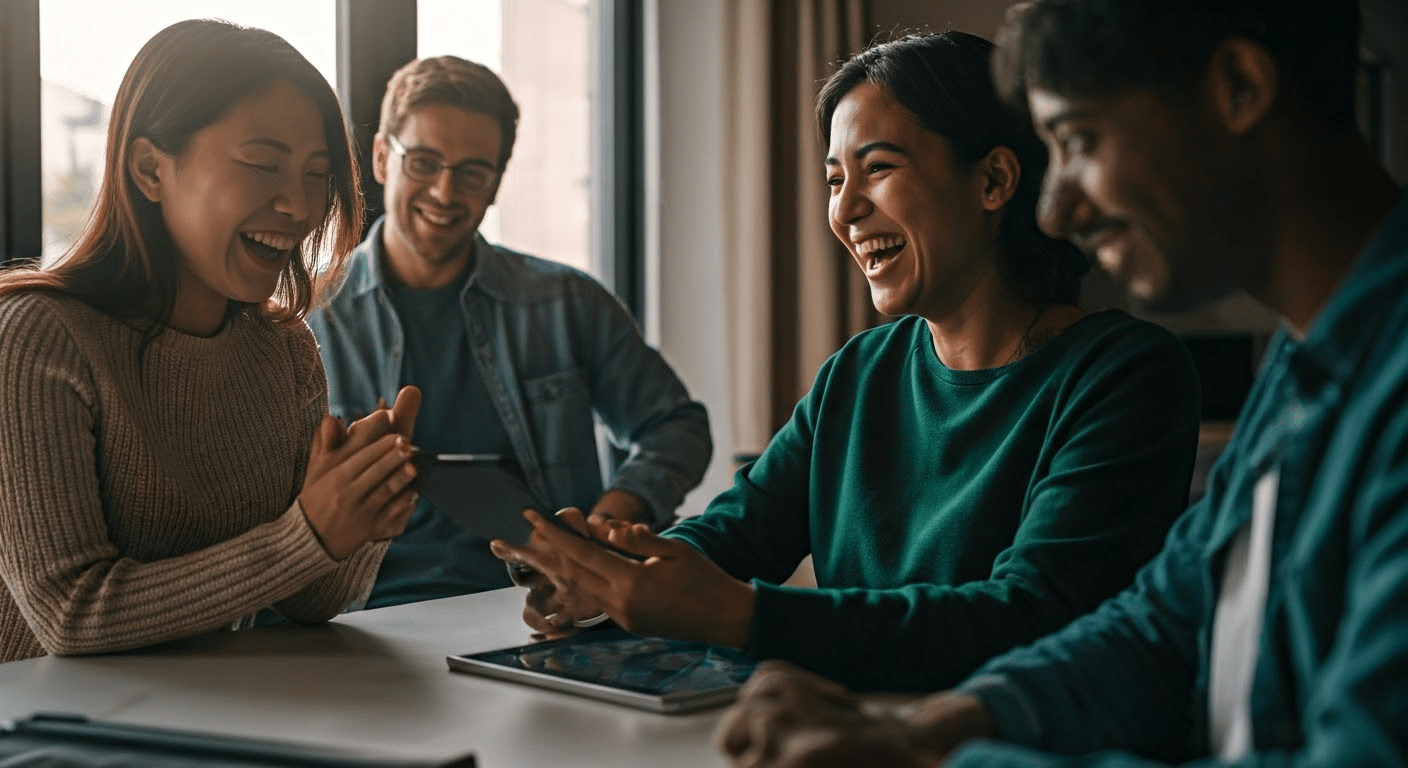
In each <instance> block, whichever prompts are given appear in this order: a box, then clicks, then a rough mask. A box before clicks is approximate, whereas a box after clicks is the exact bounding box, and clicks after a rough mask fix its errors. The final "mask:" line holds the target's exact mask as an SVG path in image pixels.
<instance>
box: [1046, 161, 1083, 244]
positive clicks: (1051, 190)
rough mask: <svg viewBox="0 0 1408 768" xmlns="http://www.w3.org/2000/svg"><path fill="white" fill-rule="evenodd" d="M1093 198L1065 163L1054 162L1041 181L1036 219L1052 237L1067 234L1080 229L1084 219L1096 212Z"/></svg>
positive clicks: (1065, 235)
mask: <svg viewBox="0 0 1408 768" xmlns="http://www.w3.org/2000/svg"><path fill="white" fill-rule="evenodd" d="M1094 210H1095V209H1094V207H1093V206H1092V205H1091V204H1090V200H1089V199H1087V198H1086V197H1085V194H1084V193H1083V192H1081V189H1080V185H1079V184H1078V183H1077V181H1076V180H1075V179H1074V178H1072V177H1071V174H1070V172H1069V171H1067V169H1066V167H1065V166H1058V165H1056V164H1055V163H1053V164H1052V165H1051V167H1050V168H1048V169H1047V171H1046V178H1045V179H1043V180H1042V183H1041V197H1040V199H1038V200H1037V204H1036V222H1037V226H1039V227H1040V228H1041V231H1042V232H1045V233H1046V234H1047V235H1049V236H1051V237H1067V236H1069V235H1070V234H1071V233H1073V232H1079V231H1080V227H1081V222H1082V221H1086V220H1089V219H1090V218H1091V216H1092V215H1093V214H1094Z"/></svg>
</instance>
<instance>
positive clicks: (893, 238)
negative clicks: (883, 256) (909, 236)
mask: <svg viewBox="0 0 1408 768" xmlns="http://www.w3.org/2000/svg"><path fill="white" fill-rule="evenodd" d="M906 243H907V241H906V240H905V239H904V238H903V237H900V236H899V235H881V236H880V237H872V238H870V239H869V240H864V241H862V242H859V243H856V252H857V253H860V254H867V253H875V252H876V251H883V250H885V249H886V248H896V247H899V246H903V245H905V244H906Z"/></svg>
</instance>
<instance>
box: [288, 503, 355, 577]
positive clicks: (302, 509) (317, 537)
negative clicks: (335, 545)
mask: <svg viewBox="0 0 1408 768" xmlns="http://www.w3.org/2000/svg"><path fill="white" fill-rule="evenodd" d="M294 504H296V505H297V506H298V514H300V515H302V516H303V524H304V525H305V526H307V527H308V532H309V533H311V534H313V541H316V542H318V546H320V547H322V548H323V554H325V555H327V556H328V557H329V558H331V559H332V560H335V561H337V562H342V561H343V560H345V559H346V555H344V556H342V557H339V556H338V555H337V554H336V553H334V552H333V551H332V548H331V547H329V546H328V542H327V541H326V540H325V539H324V538H323V535H322V534H321V533H319V532H318V526H316V525H314V524H313V518H311V517H309V516H308V507H307V506H305V505H304V504H303V497H301V496H300V497H298V498H296V499H295V500H294Z"/></svg>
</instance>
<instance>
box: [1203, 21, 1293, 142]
mask: <svg viewBox="0 0 1408 768" xmlns="http://www.w3.org/2000/svg"><path fill="white" fill-rule="evenodd" d="M1208 72H1209V77H1210V79H1211V82H1210V86H1211V89H1212V98H1213V102H1214V104H1215V106H1216V108H1217V112H1218V115H1219V116H1220V117H1221V119H1222V123H1223V125H1224V127H1225V128H1226V129H1227V130H1228V131H1229V132H1231V133H1233V134H1236V135H1241V134H1244V133H1246V132H1247V131H1249V130H1251V129H1252V128H1253V127H1254V126H1256V125H1257V124H1258V123H1260V122H1261V120H1262V118H1263V117H1265V116H1266V113H1268V112H1270V111H1271V106H1272V104H1274V103H1275V101H1276V91H1277V72H1276V62H1275V60H1274V59H1273V58H1272V57H1271V54H1270V53H1269V52H1267V50H1266V49H1265V48H1263V47H1262V46H1261V45H1258V44H1257V43H1254V42H1252V41H1250V40H1244V39H1242V38H1232V39H1230V40H1226V41H1224V42H1223V43H1222V44H1221V45H1220V46H1218V48H1217V50H1216V51H1214V52H1213V55H1212V59H1211V63H1210V65H1209V67H1208Z"/></svg>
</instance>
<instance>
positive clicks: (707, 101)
mask: <svg viewBox="0 0 1408 768" xmlns="http://www.w3.org/2000/svg"><path fill="white" fill-rule="evenodd" d="M726 1H727V0H688V2H680V1H679V0H646V2H645V6H646V13H645V27H646V38H647V41H646V44H647V52H646V61H647V62H648V64H647V69H646V78H645V79H646V82H645V88H646V114H647V116H648V117H647V127H646V154H647V168H646V187H647V188H646V196H647V203H646V205H647V210H646V239H647V265H646V285H647V288H646V322H645V325H646V336H647V338H648V339H649V340H650V341H651V343H653V344H655V345H656V346H657V347H658V348H659V349H660V351H661V352H662V353H663V354H664V355H665V358H666V359H667V360H669V361H670V364H671V365H673V366H674V367H675V370H676V371H677V372H678V373H679V375H680V377H681V378H682V379H683V380H684V382H685V384H686V385H687V386H688V387H689V389H690V393H691V394H692V395H693V396H694V397H695V399H697V400H700V401H701V402H703V403H704V405H705V406H706V407H707V408H708V409H709V422H710V426H711V427H712V428H713V433H714V459H713V462H712V463H711V464H710V467H709V472H708V474H707V475H706V476H705V478H704V482H703V483H702V484H701V485H700V487H699V488H697V489H696V490H695V491H694V492H693V493H692V494H690V495H689V497H688V498H686V499H685V504H684V508H683V509H681V510H680V511H681V514H696V513H698V512H701V511H703V509H704V505H705V504H707V503H708V502H709V500H710V499H712V498H714V497H715V496H717V495H718V494H719V493H720V492H722V491H723V490H725V489H726V488H728V487H729V486H730V485H732V482H733V481H732V473H733V464H732V460H731V456H730V453H731V452H732V446H733V436H732V434H731V433H730V429H729V393H728V372H727V370H726V369H725V366H724V364H723V361H725V360H726V359H727V356H726V348H725V340H726V338H727V328H726V327H725V323H724V315H723V308H724V307H725V306H726V304H727V301H726V297H725V294H724V277H723V266H724V262H725V259H724V253H723V238H722V236H721V233H720V223H719V222H721V221H723V218H724V209H723V201H724V195H725V194H727V188H726V186H725V183H726V180H725V179H724V174H723V167H724V163H723V160H722V158H723V154H724V146H723V137H724V135H725V126H724V124H723V117H722V116H723V114H724V111H725V110H724V100H725V98H726V95H725V92H724V91H725V89H724V80H725V77H726V74H727V70H726V67H725V53H724V52H725V50H726V45H725V39H724V19H725V9H726V6H725V3H726ZM748 1H749V2H751V1H752V0H748ZM759 386H765V384H764V383H762V382H760V383H759Z"/></svg>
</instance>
